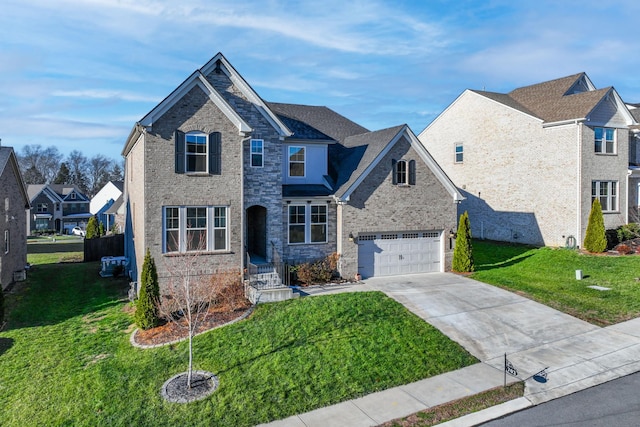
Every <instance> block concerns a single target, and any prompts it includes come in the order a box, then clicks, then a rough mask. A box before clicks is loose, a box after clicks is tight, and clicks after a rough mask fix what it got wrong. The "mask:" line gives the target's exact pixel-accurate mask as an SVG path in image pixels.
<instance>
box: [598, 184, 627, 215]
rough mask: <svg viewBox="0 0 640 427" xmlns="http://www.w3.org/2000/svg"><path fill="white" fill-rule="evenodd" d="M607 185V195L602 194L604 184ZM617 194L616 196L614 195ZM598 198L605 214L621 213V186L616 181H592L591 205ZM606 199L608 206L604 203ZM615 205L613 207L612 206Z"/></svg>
mask: <svg viewBox="0 0 640 427" xmlns="http://www.w3.org/2000/svg"><path fill="white" fill-rule="evenodd" d="M604 183H606V184H607V185H606V188H607V194H602V190H603V189H602V184H604ZM613 193H615V194H613ZM596 197H597V198H598V200H599V201H600V205H601V207H602V212H603V213H616V212H619V211H620V205H619V203H620V185H619V183H618V181H615V180H593V181H591V203H592V204H593V201H594V200H595V198H596ZM603 198H604V199H605V200H606V202H607V205H606V206H605V205H604V204H603V203H602V199H603ZM612 205H613V206H612Z"/></svg>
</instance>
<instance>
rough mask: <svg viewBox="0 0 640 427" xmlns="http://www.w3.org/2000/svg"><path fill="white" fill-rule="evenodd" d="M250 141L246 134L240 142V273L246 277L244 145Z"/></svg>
mask: <svg viewBox="0 0 640 427" xmlns="http://www.w3.org/2000/svg"><path fill="white" fill-rule="evenodd" d="M247 139H248V137H247V136H246V133H245V134H244V138H242V139H241V140H240V227H241V228H240V273H242V274H243V277H244V269H245V267H246V266H245V259H244V257H245V256H246V254H247V251H246V248H245V244H246V242H247V224H246V218H245V206H244V205H245V203H244V173H245V171H244V143H245V141H246V140H247Z"/></svg>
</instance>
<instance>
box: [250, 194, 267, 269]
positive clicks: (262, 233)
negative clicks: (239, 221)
mask: <svg viewBox="0 0 640 427" xmlns="http://www.w3.org/2000/svg"><path fill="white" fill-rule="evenodd" d="M247 250H248V252H249V256H251V257H252V258H254V259H255V258H256V257H259V258H262V260H264V261H266V260H267V208H265V207H264V206H257V205H255V206H251V207H250V208H249V209H247Z"/></svg>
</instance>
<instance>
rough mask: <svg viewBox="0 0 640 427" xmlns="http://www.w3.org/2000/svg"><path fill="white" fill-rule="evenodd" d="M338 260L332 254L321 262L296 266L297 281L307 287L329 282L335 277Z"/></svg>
mask: <svg viewBox="0 0 640 427" xmlns="http://www.w3.org/2000/svg"><path fill="white" fill-rule="evenodd" d="M339 258H340V255H338V254H337V253H335V252H334V253H332V254H331V255H329V256H327V257H325V258H323V259H321V260H318V261H315V262H306V263H304V264H300V265H297V266H296V267H295V271H296V273H297V274H298V280H300V281H301V282H302V283H304V284H307V285H314V284H320V283H327V282H329V281H330V280H331V278H332V277H333V276H334V275H336V269H337V268H338V260H339Z"/></svg>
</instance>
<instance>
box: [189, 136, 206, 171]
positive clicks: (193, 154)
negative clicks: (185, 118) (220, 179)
mask: <svg viewBox="0 0 640 427" xmlns="http://www.w3.org/2000/svg"><path fill="white" fill-rule="evenodd" d="M190 137H191V138H196V139H197V138H204V153H195V152H194V153H190V152H189V144H191V145H194V144H199V143H198V142H191V143H190V142H189V138H190ZM196 146H197V145H196ZM209 150H210V147H209V135H207V134H206V133H204V132H201V131H191V132H185V134H184V173H186V174H199V173H202V174H208V173H209ZM190 156H191V157H194V156H196V158H198V157H203V158H204V170H189V157H190Z"/></svg>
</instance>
